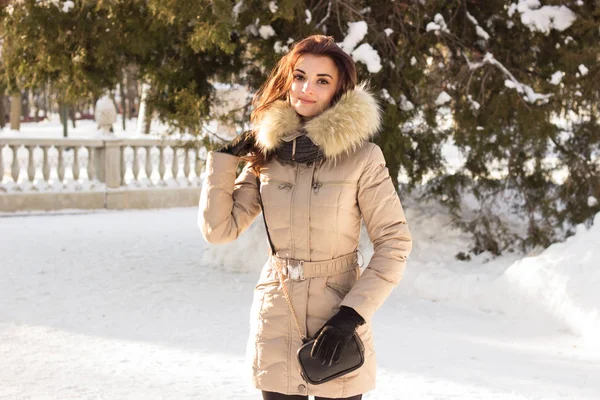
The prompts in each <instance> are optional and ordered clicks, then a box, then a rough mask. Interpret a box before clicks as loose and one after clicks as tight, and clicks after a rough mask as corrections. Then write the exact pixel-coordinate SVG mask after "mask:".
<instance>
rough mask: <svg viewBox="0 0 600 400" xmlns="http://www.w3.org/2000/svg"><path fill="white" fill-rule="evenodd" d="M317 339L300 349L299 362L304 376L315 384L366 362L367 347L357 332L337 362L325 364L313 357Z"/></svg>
mask: <svg viewBox="0 0 600 400" xmlns="http://www.w3.org/2000/svg"><path fill="white" fill-rule="evenodd" d="M314 342H315V339H311V340H309V341H308V342H306V343H305V344H303V345H302V347H300V348H299V349H298V362H299V363H300V368H301V369H302V376H303V377H304V379H306V381H308V382H310V383H312V384H313V385H319V384H321V383H325V382H328V381H330V380H332V379H335V378H338V377H340V376H342V375H346V374H347V373H349V372H352V371H354V370H356V369H358V368H360V367H361V366H362V365H363V364H364V362H365V347H364V345H363V342H362V340H360V337H359V336H358V334H357V333H355V334H354V336H352V340H350V342H348V344H347V345H346V348H345V349H344V354H343V355H342V358H340V360H339V361H338V362H337V363H332V364H331V365H327V364H325V365H323V364H321V361H320V360H319V359H315V358H312V357H311V356H310V351H311V349H312V346H313V343H314Z"/></svg>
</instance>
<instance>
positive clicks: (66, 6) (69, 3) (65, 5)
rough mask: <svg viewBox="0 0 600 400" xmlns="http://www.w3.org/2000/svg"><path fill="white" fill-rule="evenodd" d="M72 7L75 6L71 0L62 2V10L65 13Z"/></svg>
mask: <svg viewBox="0 0 600 400" xmlns="http://www.w3.org/2000/svg"><path fill="white" fill-rule="evenodd" d="M73 7H75V3H73V2H72V1H71V0H67V1H65V2H64V3H63V7H62V12H64V13H67V12H69V11H71V9H72V8H73Z"/></svg>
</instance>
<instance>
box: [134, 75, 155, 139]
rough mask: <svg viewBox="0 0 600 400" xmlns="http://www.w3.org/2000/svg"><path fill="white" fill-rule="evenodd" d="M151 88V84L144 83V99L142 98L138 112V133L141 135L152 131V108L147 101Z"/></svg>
mask: <svg viewBox="0 0 600 400" xmlns="http://www.w3.org/2000/svg"><path fill="white" fill-rule="evenodd" d="M149 90H150V85H148V84H146V83H143V84H142V99H141V100H140V109H139V112H138V121H137V128H136V134H137V135H138V136H141V135H142V134H148V133H150V125H151V121H152V110H150V107H148V104H147V103H146V97H147V96H148V91H149Z"/></svg>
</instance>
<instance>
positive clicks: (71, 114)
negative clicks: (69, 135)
mask: <svg viewBox="0 0 600 400" xmlns="http://www.w3.org/2000/svg"><path fill="white" fill-rule="evenodd" d="M76 111H77V105H76V104H73V105H72V106H71V107H69V118H71V122H72V124H73V129H75V128H76V126H75V118H76Z"/></svg>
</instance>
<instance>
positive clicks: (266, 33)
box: [258, 25, 275, 39]
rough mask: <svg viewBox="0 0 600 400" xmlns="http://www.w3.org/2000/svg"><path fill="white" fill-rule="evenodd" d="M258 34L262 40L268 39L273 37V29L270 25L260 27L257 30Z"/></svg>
mask: <svg viewBox="0 0 600 400" xmlns="http://www.w3.org/2000/svg"><path fill="white" fill-rule="evenodd" d="M258 33H259V34H260V37H262V38H263V39H268V38H270V37H273V36H275V29H273V27H272V26H271V25H262V26H261V27H260V28H258Z"/></svg>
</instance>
